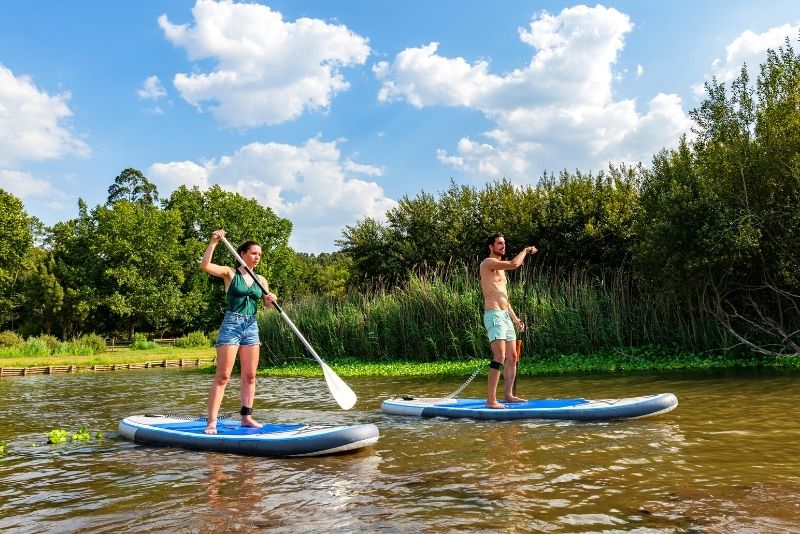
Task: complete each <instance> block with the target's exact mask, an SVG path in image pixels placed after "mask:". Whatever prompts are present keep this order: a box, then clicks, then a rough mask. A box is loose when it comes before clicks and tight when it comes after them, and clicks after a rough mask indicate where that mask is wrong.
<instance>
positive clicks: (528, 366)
mask: <svg viewBox="0 0 800 534" xmlns="http://www.w3.org/2000/svg"><path fill="white" fill-rule="evenodd" d="M131 352H133V351H131ZM136 352H137V353H136V354H121V353H120V352H119V351H117V352H113V353H111V352H109V353H105V354H101V355H94V356H51V357H40V356H36V357H29V358H24V357H14V358H0V369H2V371H0V376H27V375H35V374H57V373H63V372H80V371H89V372H91V371H95V372H96V371H116V370H128V369H131V370H132V369H150V368H164V367H198V368H200V369H205V370H209V369H213V368H214V361H215V359H214V353H213V350H212V349H206V348H201V349H196V348H195V349H178V348H159V349H152V350H150V351H141V352H140V351H136ZM326 363H327V364H328V365H329V366H330V367H331V368H332V369H334V370H335V372H336V373H337V374H338V375H339V376H341V377H343V378H358V377H368V376H370V377H376V376H377V377H381V376H386V377H401V376H413V377H462V376H469V375H471V374H472V373H474V372H476V371H481V370H484V368H485V367H486V366H487V364H488V358H473V359H469V360H442V361H429V362H423V361H416V360H414V361H412V360H387V361H373V362H364V361H360V360H357V359H355V358H351V359H336V360H334V359H327V360H326ZM745 368H751V369H754V370H756V369H783V370H792V371H794V370H800V355H794V356H782V357H764V356H749V357H742V356H736V357H734V356H718V355H708V354H701V355H698V354H692V353H685V352H675V351H668V350H665V349H659V348H637V349H628V350H613V351H608V352H598V353H595V354H588V355H587V354H545V355H525V354H524V353H523V357H522V358H521V360H520V363H519V366H518V374H519V375H520V376H537V375H551V374H583V373H614V372H658V371H692V370H710V369H718V370H722V369H745ZM258 375H259V376H276V377H281V376H285V377H298V376H299V377H318V376H322V370H321V368H320V366H319V365H318V364H317V363H316V361H314V360H313V359H311V358H310V357H309V358H307V359H297V358H295V359H291V360H288V361H284V362H275V361H274V356H273V357H265V358H264V359H263V360H262V364H261V367H259V369H258Z"/></svg>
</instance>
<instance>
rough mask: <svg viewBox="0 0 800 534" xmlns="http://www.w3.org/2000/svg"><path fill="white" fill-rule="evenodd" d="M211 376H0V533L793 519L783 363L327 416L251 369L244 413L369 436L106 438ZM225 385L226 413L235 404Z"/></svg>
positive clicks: (364, 394) (792, 424) (678, 525)
mask: <svg viewBox="0 0 800 534" xmlns="http://www.w3.org/2000/svg"><path fill="white" fill-rule="evenodd" d="M209 380H210V378H209V376H208V375H205V374H203V373H197V372H193V371H186V370H180V371H176V370H148V371H131V372H117V373H109V374H83V375H72V376H64V375H61V376H56V375H54V376H41V377H21V378H12V379H3V380H0V439H1V440H4V441H9V442H10V447H9V450H8V452H7V454H6V455H5V456H4V457H0V530H8V531H13V532H49V531H59V532H61V531H64V532H74V531H89V530H92V531H98V532H116V531H129V532H148V531H156V532H164V531H170V532H172V531H174V532H226V531H236V530H253V529H257V530H269V531H270V532H273V531H274V532H314V531H338V532H353V531H355V532H358V531H376V530H382V531H389V532H419V531H435V532H441V531H456V530H467V531H470V532H529V531H539V532H577V531H581V532H583V531H591V532H620V531H629V530H640V531H643V532H645V531H646V532H681V531H692V530H694V531H713V532H756V531H757V532H795V531H796V530H792V528H795V529H796V527H795V525H797V524H800V440H799V439H798V437H800V423H798V420H797V418H796V417H795V416H794V413H795V406H794V404H795V400H794V399H792V398H791V396H789V395H786V394H785V393H786V392H787V391H796V390H797V386H798V385H800V378H798V376H796V375H784V374H777V373H776V374H772V375H769V374H768V375H762V376H759V377H757V378H753V377H751V376H741V377H737V376H735V375H734V376H730V375H729V376H715V375H712V374H706V375H697V374H696V373H695V374H693V375H683V374H672V375H658V376H641V375H638V376H637V375H630V376H619V375H611V376H600V377H585V376H584V377H577V378H575V377H545V378H537V379H536V380H533V379H529V378H528V379H526V381H527V383H525V384H522V385H521V391H522V392H524V393H525V394H526V395H528V396H530V397H534V396H539V397H556V396H564V397H570V396H576V395H581V396H586V397H617V396H630V395H637V394H643V393H655V392H660V391H672V392H674V393H676V394H677V395H678V397H679V399H680V401H681V404H680V406H679V407H678V409H677V410H675V411H674V412H671V413H669V414H667V415H665V416H663V417H659V418H654V419H642V420H633V421H624V422H614V423H571V422H558V421H508V422H498V423H492V422H487V421H467V420H457V421H449V420H445V419H418V418H412V417H394V416H384V415H382V414H381V413H380V412H379V407H380V402H381V401H382V400H383V399H384V398H386V397H389V396H393V395H397V394H403V393H412V394H415V395H420V396H441V395H442V394H445V393H448V392H449V391H452V390H454V389H455V388H456V387H457V386H458V385H459V383H460V381H458V380H453V381H443V380H430V381H427V380H419V379H413V380H411V379H364V380H356V381H349V382H350V385H351V386H352V387H353V389H354V390H355V391H356V393H357V394H358V395H359V404H358V405H357V406H356V409H355V410H353V411H348V412H343V411H341V410H339V409H338V408H337V406H336V404H335V403H334V402H333V401H332V399H330V397H329V395H328V394H327V390H326V387H325V384H324V381H323V380H322V379H321V378H320V379H273V378H269V379H267V378H261V379H259V383H258V388H257V398H256V407H257V410H258V415H259V417H260V419H261V420H263V421H265V422H275V423H288V422H306V423H321V424H357V423H375V424H377V425H378V426H379V428H380V430H381V439H380V440H379V441H378V443H377V444H376V445H375V446H374V447H372V448H369V449H365V450H362V451H359V452H356V453H351V454H342V455H339V456H330V457H323V458H300V459H270V458H255V457H247V456H237V455H226V454H220V453H198V452H192V451H184V450H180V449H169V448H158V447H145V446H140V445H136V444H132V443H129V442H127V441H123V440H121V439H119V438H118V436H116V432H115V430H116V425H117V423H118V422H119V420H120V419H122V418H123V417H124V416H126V415H130V414H133V413H143V412H147V411H150V412H161V413H164V412H166V413H186V414H192V413H196V414H198V415H200V414H202V413H203V410H204V408H203V406H204V403H205V392H206V391H207V387H208V381H209ZM232 385H233V384H232ZM474 388H475V389H474V390H473V391H469V390H468V391H465V392H464V395H465V396H478V395H480V394H481V390H482V389H483V386H482V385H479V386H474ZM234 389H235V388H234ZM525 389H529V390H534V391H533V392H534V393H536V395H532V394H531V393H530V392H529V391H525ZM237 393H238V392H235V391H230V392H229V394H228V396H227V398H226V400H225V403H226V404H223V407H222V410H223V411H235V410H236V408H237V407H238V406H237V403H238V395H237ZM23 407H24V409H23ZM30 414H35V417H31V416H30ZM81 426H85V427H87V428H89V429H91V430H92V431H93V432H94V431H102V432H104V434H105V438H104V439H101V440H97V439H91V440H89V441H87V442H80V443H68V444H64V445H58V446H49V445H46V444H44V440H45V439H46V434H47V432H48V431H49V430H51V429H53V428H59V427H61V428H65V429H66V430H69V431H75V430H77V429H78V428H79V427H81ZM32 444H35V445H36V446H31V445H32Z"/></svg>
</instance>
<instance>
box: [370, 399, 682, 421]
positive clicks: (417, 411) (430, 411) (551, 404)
mask: <svg viewBox="0 0 800 534" xmlns="http://www.w3.org/2000/svg"><path fill="white" fill-rule="evenodd" d="M502 404H505V405H506V408H505V409H494V408H487V407H486V399H451V398H438V399H433V398H412V397H399V398H393V399H387V400H385V401H383V404H382V405H381V410H382V411H383V413H387V414H392V415H415V416H420V417H450V418H458V417H466V418H470V419H489V420H500V421H505V420H510V419H563V420H573V421H603V420H610V419H635V418H638V417H650V416H653V415H659V414H662V413H667V412H669V411H671V410H674V409H675V407H676V406H678V398H677V397H675V395H673V394H672V393H660V394H658V395H646V396H642V397H629V398H624V399H598V400H591V399H536V400H529V401H526V402H518V403H508V402H504V403H502Z"/></svg>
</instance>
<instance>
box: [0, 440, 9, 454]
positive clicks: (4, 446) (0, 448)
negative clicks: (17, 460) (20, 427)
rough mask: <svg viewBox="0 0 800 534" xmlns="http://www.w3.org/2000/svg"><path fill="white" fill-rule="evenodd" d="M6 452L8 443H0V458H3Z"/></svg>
mask: <svg viewBox="0 0 800 534" xmlns="http://www.w3.org/2000/svg"><path fill="white" fill-rule="evenodd" d="M7 450H8V442H7V441H0V456H3V455H4V454H5V453H6V451H7Z"/></svg>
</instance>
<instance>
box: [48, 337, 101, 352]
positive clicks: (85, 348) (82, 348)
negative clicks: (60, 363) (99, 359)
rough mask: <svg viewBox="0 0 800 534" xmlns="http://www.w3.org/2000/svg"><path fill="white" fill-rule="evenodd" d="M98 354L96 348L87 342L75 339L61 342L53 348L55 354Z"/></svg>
mask: <svg viewBox="0 0 800 534" xmlns="http://www.w3.org/2000/svg"><path fill="white" fill-rule="evenodd" d="M92 354H96V353H95V351H94V348H93V347H92V346H90V345H87V344H86V343H84V342H82V341H80V340H75V339H73V340H72V341H65V342H63V343H59V344H58V346H57V347H56V348H54V349H53V355H54V356H56V355H67V356H91V355H92Z"/></svg>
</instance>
